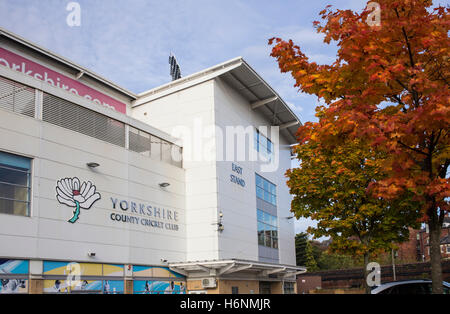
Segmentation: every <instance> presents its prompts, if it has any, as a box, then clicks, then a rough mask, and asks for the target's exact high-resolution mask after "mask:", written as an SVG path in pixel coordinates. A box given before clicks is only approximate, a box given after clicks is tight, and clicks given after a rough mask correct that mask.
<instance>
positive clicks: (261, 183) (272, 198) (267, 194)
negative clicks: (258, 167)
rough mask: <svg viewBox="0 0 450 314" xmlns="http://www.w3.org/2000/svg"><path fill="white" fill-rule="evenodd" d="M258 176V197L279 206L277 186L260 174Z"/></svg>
mask: <svg viewBox="0 0 450 314" xmlns="http://www.w3.org/2000/svg"><path fill="white" fill-rule="evenodd" d="M255 176H256V197H258V198H259V199H261V200H264V201H266V202H268V203H270V204H272V205H274V206H277V187H276V185H275V184H273V183H271V182H270V181H267V180H266V179H264V178H263V177H261V176H260V175H258V174H255Z"/></svg>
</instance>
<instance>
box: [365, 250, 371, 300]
mask: <svg viewBox="0 0 450 314" xmlns="http://www.w3.org/2000/svg"><path fill="white" fill-rule="evenodd" d="M368 264H369V253H364V290H365V291H366V294H370V292H371V291H372V289H371V287H369V285H368V284H367V276H368V275H369V273H368V271H367V265H368Z"/></svg>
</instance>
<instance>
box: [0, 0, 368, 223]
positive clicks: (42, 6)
mask: <svg viewBox="0 0 450 314" xmlns="http://www.w3.org/2000/svg"><path fill="white" fill-rule="evenodd" d="M69 2H70V1H66V0H45V1H36V0H0V26H1V27H4V28H6V29H8V30H10V31H12V32H14V33H16V34H18V35H20V36H23V37H25V38H26V39H28V40H31V41H32V42H35V43H37V44H39V45H41V46H43V47H45V48H47V49H49V50H51V51H53V52H56V53H58V54H60V55H62V56H64V57H66V58H68V59H70V60H72V61H74V62H76V63H78V64H80V65H82V66H84V67H87V68H89V69H91V70H92V71H94V72H96V73H98V74H100V75H102V76H104V77H105V78H107V79H109V80H111V81H113V82H115V83H117V84H118V85H120V86H122V87H125V88H126V89H128V90H130V91H132V92H135V93H140V92H143V91H146V90H148V89H151V88H154V87H156V86H158V85H161V84H164V83H167V82H168V81H170V76H169V65H168V56H169V53H170V52H173V53H174V54H175V55H176V57H177V59H178V62H179V63H180V66H181V72H182V75H183V76H186V75H189V74H192V73H195V72H197V71H200V70H202V69H204V68H207V67H211V66H213V65H215V64H218V63H222V62H224V61H226V60H229V59H232V58H234V57H237V56H242V57H244V59H245V60H246V61H247V62H248V63H249V64H250V65H251V66H252V67H253V68H254V69H255V70H256V71H257V72H258V73H259V74H260V75H261V76H262V77H263V78H264V79H265V80H266V81H267V82H268V83H269V84H270V85H271V86H272V87H273V88H274V89H275V90H276V91H277V92H278V93H279V94H280V96H281V97H282V98H283V99H284V100H285V101H286V102H287V103H288V104H289V105H290V106H291V108H292V109H293V110H294V112H295V113H296V114H297V115H298V116H299V118H300V119H301V121H302V122H306V121H313V120H315V117H314V113H315V111H314V109H315V106H316V104H317V99H316V98H315V97H313V96H309V95H305V94H301V93H299V92H298V91H297V90H296V89H295V88H294V87H293V85H294V81H293V79H291V77H290V76H289V75H287V74H281V73H280V72H279V69H278V65H277V63H276V61H275V59H273V58H272V57H270V48H269V46H268V45H267V41H268V39H269V38H271V37H281V38H284V39H292V40H294V42H295V43H296V44H298V45H300V47H301V48H302V49H303V51H304V52H305V53H306V54H307V55H309V56H310V59H312V60H314V61H316V62H319V63H331V62H332V61H333V60H334V57H335V54H336V47H335V46H329V45H326V44H324V43H323V42H322V37H321V36H320V35H318V34H317V33H316V32H315V30H314V28H313V27H312V23H313V21H315V20H319V16H318V13H319V12H320V11H321V10H322V9H323V8H325V6H326V5H327V4H331V5H333V7H335V8H340V9H352V10H361V9H363V8H364V7H365V3H366V1H363V0H313V1H311V0H308V1H307V0H284V1H274V0H271V1H266V0H245V1H244V0H186V1H176V0H170V1H161V0H159V1H150V0H129V1H118V0H79V1H77V2H78V3H79V4H80V6H81V26H80V27H69V26H68V25H67V23H66V17H67V15H68V14H69V12H68V11H66V6H67V4H68V3H69ZM310 223H311V222H310V221H308V220H305V219H302V220H301V221H297V222H296V230H297V231H304V230H305V228H306V226H308V225H309V224H310Z"/></svg>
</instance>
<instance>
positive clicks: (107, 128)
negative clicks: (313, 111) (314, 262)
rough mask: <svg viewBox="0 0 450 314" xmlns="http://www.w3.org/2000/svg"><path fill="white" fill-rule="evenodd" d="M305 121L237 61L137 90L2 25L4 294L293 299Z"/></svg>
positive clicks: (0, 250)
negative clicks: (296, 156) (296, 198)
mask: <svg viewBox="0 0 450 314" xmlns="http://www.w3.org/2000/svg"><path fill="white" fill-rule="evenodd" d="M299 124H300V122H299V120H298V118H297V117H296V116H295V115H294V114H293V113H292V111H291V110H290V109H289V107H288V106H287V105H286V103H285V102H284V101H283V100H282V99H281V98H280V97H279V96H278V95H277V94H276V92H275V91H274V90H273V89H272V88H271V87H270V86H269V85H268V84H267V83H266V82H264V80H263V79H262V78H261V77H260V76H259V75H258V74H257V73H256V72H255V71H254V70H253V69H252V68H251V67H250V66H249V65H248V64H247V63H246V62H245V61H244V60H243V59H242V58H235V59H233V60H230V61H228V62H224V63H223V64H219V65H217V66H214V67H212V68H209V69H206V70H204V71H201V72H198V73H196V74H193V75H190V76H187V77H184V78H181V79H178V80H176V81H173V82H170V83H168V84H166V85H163V86H160V87H157V88H154V89H152V90H149V91H147V92H144V93H142V94H134V93H132V92H130V91H127V90H126V89H124V88H121V87H119V86H117V85H115V84H114V83H112V82H110V81H108V80H106V79H105V78H102V77H101V76H99V75H97V74H95V73H93V72H92V71H89V70H88V69H85V68H83V67H81V66H79V65H77V64H75V63H73V62H71V61H69V60H67V59H65V58H63V57H61V56H58V55H56V54H54V53H52V52H50V51H48V50H46V49H44V48H42V47H39V46H37V45H35V44H33V43H31V42H29V41H27V40H26V39H23V38H21V37H19V36H17V35H14V34H12V33H10V32H9V31H6V30H4V29H0V134H1V135H0V279H1V285H0V293H127V294H133V293H134V294H142V293H151V294H168V293H226V294H230V293H255V294H258V293H278V294H281V293H295V292H296V285H295V278H296V275H297V274H299V273H301V272H304V271H305V269H304V268H302V267H296V266H295V247H294V237H295V235H294V220H293V219H290V218H291V216H292V214H291V213H290V202H291V196H290V195H289V190H288V187H287V186H286V178H285V176H284V174H285V172H286V170H287V169H288V168H289V167H290V163H291V151H290V145H292V144H294V143H295V132H296V129H297V128H298V126H299ZM211 126H213V127H211ZM275 126H276V127H275ZM230 127H231V129H233V127H236V128H235V130H236V129H238V128H239V127H241V128H242V129H244V130H245V132H246V133H245V136H246V139H247V140H246V141H244V143H240V144H239V141H236V143H234V142H233V143H232V144H231V147H232V148H233V149H235V150H236V154H234V152H232V153H233V154H232V156H231V158H227V157H230V156H228V155H227V154H229V151H230V149H229V147H230V145H228V139H229V138H230V136H228V133H226V130H228V129H229V128H230ZM273 130H276V132H274V131H273ZM236 134H237V133H236ZM238 136H239V135H238V134H237V136H236V137H238ZM231 137H234V136H231ZM225 138H226V140H225ZM242 147H244V149H243V151H244V153H245V154H249V155H248V156H250V155H251V153H254V154H256V155H257V157H258V158H256V159H254V158H253V159H252V158H242V159H239V158H237V157H233V156H235V155H237V154H238V152H239V149H240V148H242ZM255 152H256V153H255ZM261 155H262V156H263V157H264V158H260V157H261ZM246 156H247V155H246ZM252 156H253V155H252Z"/></svg>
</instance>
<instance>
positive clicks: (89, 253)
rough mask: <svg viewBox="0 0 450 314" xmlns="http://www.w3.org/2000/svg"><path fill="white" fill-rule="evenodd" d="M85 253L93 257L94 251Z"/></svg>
mask: <svg viewBox="0 0 450 314" xmlns="http://www.w3.org/2000/svg"><path fill="white" fill-rule="evenodd" d="M87 255H88V256H89V257H95V253H94V252H88V253H87Z"/></svg>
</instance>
